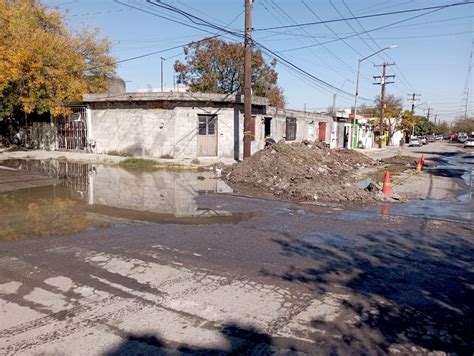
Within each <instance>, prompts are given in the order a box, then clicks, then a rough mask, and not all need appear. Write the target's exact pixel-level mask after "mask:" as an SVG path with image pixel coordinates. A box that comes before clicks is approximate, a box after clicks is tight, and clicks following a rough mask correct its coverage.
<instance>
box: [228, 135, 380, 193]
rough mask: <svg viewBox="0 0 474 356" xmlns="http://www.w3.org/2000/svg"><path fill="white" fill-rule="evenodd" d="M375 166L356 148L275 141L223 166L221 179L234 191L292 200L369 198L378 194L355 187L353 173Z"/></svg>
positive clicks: (374, 163)
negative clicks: (241, 160) (347, 148)
mask: <svg viewBox="0 0 474 356" xmlns="http://www.w3.org/2000/svg"><path fill="white" fill-rule="evenodd" d="M377 165H378V163H377V162H376V161H374V160H372V159H371V158H369V157H367V156H365V155H363V154H361V153H359V152H356V151H351V150H331V149H329V148H326V147H325V146H324V145H321V144H312V143H310V142H305V143H292V144H286V143H278V144H276V145H273V146H271V147H268V148H267V149H264V150H261V151H259V152H257V153H256V154H254V155H253V156H252V157H251V158H249V159H246V160H244V161H243V162H241V163H239V164H236V165H233V166H230V167H228V168H226V170H225V171H224V178H225V179H226V180H227V182H228V183H229V184H230V185H231V186H232V187H233V188H234V189H236V190H237V191H240V192H246V193H250V194H253V195H255V194H256V193H257V194H258V191H260V192H263V193H264V194H265V193H266V194H269V195H272V196H274V197H276V198H279V199H285V200H291V201H300V202H301V201H317V202H344V201H346V202H347V201H372V200H375V199H376V198H377V194H375V193H374V192H369V191H366V190H364V189H361V188H360V187H359V186H357V184H356V183H357V182H355V181H354V179H353V178H352V174H353V172H355V171H357V170H359V169H364V168H367V167H374V166H377ZM260 194H261V193H260Z"/></svg>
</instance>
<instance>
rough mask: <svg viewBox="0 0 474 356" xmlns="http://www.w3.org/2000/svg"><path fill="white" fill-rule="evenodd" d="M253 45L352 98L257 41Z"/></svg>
mask: <svg viewBox="0 0 474 356" xmlns="http://www.w3.org/2000/svg"><path fill="white" fill-rule="evenodd" d="M254 43H255V44H256V45H257V46H258V47H260V48H261V49H262V50H264V51H266V52H267V53H270V54H271V55H272V56H274V57H275V58H278V59H279V60H280V61H282V62H284V63H286V64H287V65H289V66H290V67H292V68H294V69H296V70H298V71H299V72H301V73H303V74H305V75H306V76H308V77H310V78H312V79H313V80H315V81H316V82H318V83H319V84H321V85H324V86H326V87H328V88H331V89H333V90H336V91H338V92H340V93H343V94H346V95H349V96H351V97H353V96H354V94H352V93H349V92H347V91H345V90H342V89H339V88H338V87H336V86H334V85H332V84H330V83H329V82H327V81H325V80H323V79H321V78H318V77H316V76H315V75H313V74H311V73H309V72H308V71H306V70H304V69H302V68H301V67H299V66H297V65H296V64H294V63H292V62H290V61H288V60H287V59H285V58H284V57H282V56H281V55H279V54H278V53H276V52H274V51H272V50H270V49H268V48H267V47H265V46H264V45H262V44H261V43H258V42H257V41H254ZM362 99H364V100H369V101H371V99H367V98H362Z"/></svg>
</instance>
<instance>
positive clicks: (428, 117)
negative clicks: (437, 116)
mask: <svg viewBox="0 0 474 356" xmlns="http://www.w3.org/2000/svg"><path fill="white" fill-rule="evenodd" d="M430 116H431V108H428V113H427V114H426V119H427V120H428V121H430Z"/></svg>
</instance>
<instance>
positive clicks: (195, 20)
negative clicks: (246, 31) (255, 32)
mask: <svg viewBox="0 0 474 356" xmlns="http://www.w3.org/2000/svg"><path fill="white" fill-rule="evenodd" d="M147 2H148V3H150V4H153V5H155V6H157V7H160V8H164V9H167V10H169V11H172V12H175V13H179V14H181V15H183V16H185V17H186V18H188V19H189V20H191V21H192V22H193V23H195V24H199V25H201V26H209V27H211V28H215V29H218V30H219V31H222V32H225V33H229V34H232V35H234V36H238V37H242V34H241V33H236V32H234V31H231V30H229V29H226V28H222V27H220V26H217V25H215V24H213V23H210V22H209V21H207V20H204V19H202V18H200V17H198V16H196V15H193V14H189V13H187V12H186V11H183V10H181V9H178V8H176V7H175V6H172V5H170V4H165V3H163V2H162V1H160V2H159V3H156V2H153V1H151V0H147ZM253 43H254V44H256V45H257V46H258V47H260V48H261V49H262V50H264V51H266V52H267V53H270V54H271V55H273V57H274V58H278V59H280V61H282V62H283V63H285V64H286V65H288V66H290V67H292V68H293V69H295V70H297V71H299V72H300V73H302V74H304V75H306V76H307V77H308V78H310V79H312V80H313V81H314V82H315V83H317V84H319V85H322V86H325V87H328V88H332V89H333V90H336V91H337V92H339V93H342V94H345V95H349V96H351V97H354V94H351V93H349V92H347V91H344V90H341V89H339V88H338V87H336V86H334V85H332V84H330V83H329V82H327V81H325V80H323V79H321V78H318V77H317V76H315V75H313V74H311V73H309V72H308V71H306V70H304V69H302V68H300V67H299V66H297V65H296V64H294V63H292V62H291V61H289V60H287V59H285V58H284V57H282V56H281V55H279V54H277V53H275V52H274V51H272V50H270V49H268V48H267V47H265V46H264V45H262V44H260V43H258V42H256V41H255V40H254V41H253ZM361 100H367V101H373V100H371V99H367V98H361Z"/></svg>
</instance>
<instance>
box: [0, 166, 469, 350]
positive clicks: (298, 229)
mask: <svg viewBox="0 0 474 356" xmlns="http://www.w3.org/2000/svg"><path fill="white" fill-rule="evenodd" d="M448 159H449V157H448ZM469 165H472V161H469V160H468V161H467V163H466V165H465V167H468V166H469ZM462 193H464V194H466V193H467V191H466V192H460V194H462ZM196 200H197V203H198V205H199V208H200V209H201V210H202V211H216V212H223V211H225V212H227V215H229V214H230V215H231V216H232V214H233V216H235V217H236V218H235V220H232V219H227V220H226V221H225V223H218V222H217V223H211V224H179V223H168V224H158V223H144V222H134V223H131V222H130V221H126V220H123V222H120V221H121V220H114V221H115V222H114V223H113V224H112V225H109V226H108V227H99V228H93V229H88V230H86V231H83V232H80V233H77V234H73V235H69V236H63V237H55V238H43V239H36V240H20V241H0V247H1V249H0V354H12V355H13V354H15V355H16V354H25V355H31V354H65V355H67V354H74V355H82V354H83V355H95V354H109V355H122V354H123V355H130V354H132V355H133V354H167V353H171V354H179V353H198V354H204V353H206V354H207V353H212V354H225V353H229V352H232V353H244V354H267V353H271V352H277V353H284V354H286V353H288V354H294V353H298V352H300V353H307V354H335V353H339V354H362V353H364V354H387V353H396V352H402V353H403V354H417V353H429V352H432V351H440V352H445V353H449V352H456V353H458V354H472V353H473V351H474V344H473V338H472V335H474V328H473V326H474V305H473V301H474V269H473V266H474V241H473V236H474V234H473V230H474V229H473V224H472V217H471V215H470V214H469V210H470V209H471V208H472V203H471V202H470V201H467V200H465V201H464V202H460V203H459V204H461V205H456V209H461V212H466V214H454V215H453V214H451V215H449V216H446V215H444V213H445V212H446V211H448V210H449V206H448V205H447V207H446V208H445V209H438V210H436V209H430V210H429V213H428V214H423V213H420V211H421V212H422V211H423V209H429V207H430V206H429V205H425V206H423V205H422V206H420V207H418V208H417V209H415V208H414V207H413V206H410V205H397V206H394V205H383V206H378V207H371V208H365V209H352V210H341V209H339V208H330V207H327V208H325V207H319V208H310V207H301V206H295V205H292V204H288V203H283V202H274V201H267V200H258V199H250V198H245V197H235V196H231V195H222V194H221V195H219V194H209V195H202V196H199V197H198V198H197V199H196ZM437 204H444V203H443V202H432V205H433V206H436V205H437ZM446 204H451V203H446ZM462 209H464V210H462ZM439 210H441V211H439ZM99 213H100V212H95V214H99ZM242 213H245V215H242ZM249 213H250V214H249ZM239 214H240V215H239ZM427 216H428V217H427ZM227 218H228V216H227Z"/></svg>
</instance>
